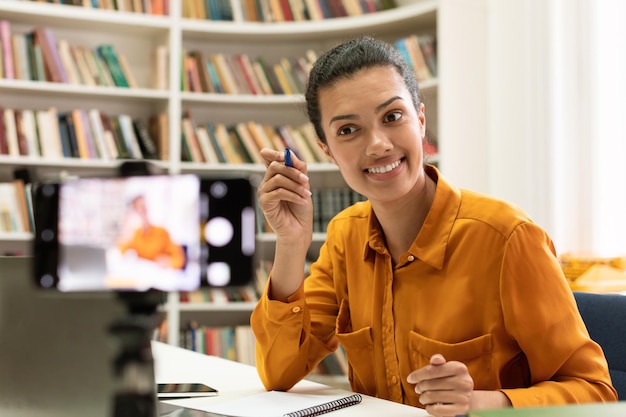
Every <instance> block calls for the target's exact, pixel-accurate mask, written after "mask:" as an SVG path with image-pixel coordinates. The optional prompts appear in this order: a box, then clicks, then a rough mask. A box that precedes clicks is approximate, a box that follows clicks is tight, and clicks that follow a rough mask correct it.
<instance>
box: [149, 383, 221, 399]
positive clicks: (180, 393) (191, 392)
mask: <svg viewBox="0 0 626 417" xmlns="http://www.w3.org/2000/svg"><path fill="white" fill-rule="evenodd" d="M156 391H157V397H158V398H159V399H170V400H173V399H181V398H194V397H215V396H216V395H219V391H218V390H216V389H215V388H213V387H210V386H208V385H206V384H201V383H158V384H157V390H156Z"/></svg>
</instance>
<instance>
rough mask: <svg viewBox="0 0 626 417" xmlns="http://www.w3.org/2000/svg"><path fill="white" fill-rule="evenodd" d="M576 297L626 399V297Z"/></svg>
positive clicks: (583, 316)
mask: <svg viewBox="0 0 626 417" xmlns="http://www.w3.org/2000/svg"><path fill="white" fill-rule="evenodd" d="M574 297H575V298H576V303H577V304H578V309H579V311H580V314H581V316H582V318H583V321H584V322H585V325H586V326H587V330H588V331H589V335H590V336H591V338H592V339H593V340H595V341H596V342H597V343H598V344H599V345H600V346H602V349H603V350H604V355H605V356H606V360H607V362H608V363H609V372H610V373H611V379H612V380H613V386H614V387H615V389H616V390H617V394H618V396H619V399H620V400H626V296H625V295H619V294H594V293H587V292H578V291H575V292H574Z"/></svg>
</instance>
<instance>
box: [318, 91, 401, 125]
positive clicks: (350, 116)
mask: <svg viewBox="0 0 626 417" xmlns="http://www.w3.org/2000/svg"><path fill="white" fill-rule="evenodd" d="M396 100H402V97H400V96H393V97H391V98H390V99H389V100H387V101H385V102H384V103H382V104H379V105H378V106H376V108H375V109H374V113H375V114H376V113H380V112H381V111H382V110H383V109H384V108H386V107H387V106H389V105H390V104H391V103H393V102H394V101H396ZM356 119H358V116H357V115H356V114H340V115H337V116H334V117H332V118H331V119H330V121H329V122H328V125H329V126H330V125H331V124H332V123H333V122H335V121H337V120H356Z"/></svg>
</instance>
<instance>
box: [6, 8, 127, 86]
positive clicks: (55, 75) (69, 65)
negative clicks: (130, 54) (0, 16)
mask: <svg viewBox="0 0 626 417" xmlns="http://www.w3.org/2000/svg"><path fill="white" fill-rule="evenodd" d="M0 49H1V50H2V51H1V53H0V59H1V61H2V62H1V63H0V78H6V79H15V80H30V81H48V82H56V83H67V84H76V85H89V86H103V87H123V88H129V87H130V88H136V87H137V81H136V80H135V77H134V75H133V72H132V70H131V68H130V66H129V64H128V61H127V60H126V57H125V56H124V55H123V54H120V53H118V52H117V50H116V49H115V47H114V46H113V45H112V44H102V45H99V46H97V47H96V48H94V49H89V48H86V47H83V46H78V45H72V44H70V43H69V42H68V41H67V40H65V39H58V40H57V38H56V37H55V35H54V32H53V31H52V30H51V29H49V28H46V27H36V28H34V29H33V30H32V31H30V32H27V33H13V34H12V33H11V24H10V22H9V21H8V20H0Z"/></svg>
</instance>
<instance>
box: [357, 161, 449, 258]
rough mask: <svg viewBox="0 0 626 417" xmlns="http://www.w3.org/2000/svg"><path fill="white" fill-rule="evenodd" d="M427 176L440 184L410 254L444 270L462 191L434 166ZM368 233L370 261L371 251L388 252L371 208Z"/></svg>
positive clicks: (366, 253) (427, 169) (367, 244)
mask: <svg viewBox="0 0 626 417" xmlns="http://www.w3.org/2000/svg"><path fill="white" fill-rule="evenodd" d="M424 169H425V171H426V175H428V176H429V177H430V178H431V179H432V180H433V181H434V182H435V184H436V185H437V188H436V190H435V197H434V199H433V204H432V206H431V208H430V210H429V212H428V215H427V216H426V220H425V221H424V224H423V225H422V229H421V230H420V232H419V234H418V235H417V237H416V238H415V241H414V242H413V244H412V245H411V247H410V248H409V253H410V254H412V255H413V256H415V257H416V258H419V259H421V260H422V261H424V262H426V263H427V264H429V265H431V266H433V267H435V268H437V269H441V268H442V267H443V263H444V259H445V254H446V247H447V245H448V240H449V237H450V233H451V231H452V226H453V225H454V221H455V220H456V216H457V214H458V212H459V208H460V206H461V191H460V190H459V189H458V188H457V187H455V186H453V185H452V184H450V183H449V182H448V181H446V179H445V178H443V177H442V176H441V174H440V173H439V170H438V169H437V168H435V167H434V166H432V165H426V166H425V168H424ZM369 209H370V213H369V234H368V239H367V242H365V247H364V250H363V259H364V260H365V259H367V257H368V255H369V252H370V251H371V250H373V251H376V252H379V253H386V252H387V248H386V247H385V243H384V242H385V240H384V239H383V233H382V230H381V229H380V224H379V223H378V219H376V215H375V214H374V212H373V210H372V207H371V205H370V208H369Z"/></svg>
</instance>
